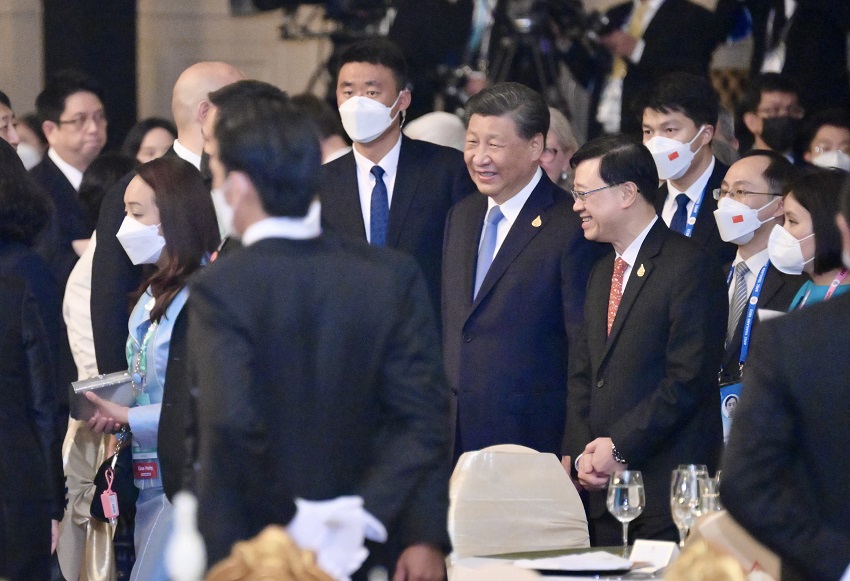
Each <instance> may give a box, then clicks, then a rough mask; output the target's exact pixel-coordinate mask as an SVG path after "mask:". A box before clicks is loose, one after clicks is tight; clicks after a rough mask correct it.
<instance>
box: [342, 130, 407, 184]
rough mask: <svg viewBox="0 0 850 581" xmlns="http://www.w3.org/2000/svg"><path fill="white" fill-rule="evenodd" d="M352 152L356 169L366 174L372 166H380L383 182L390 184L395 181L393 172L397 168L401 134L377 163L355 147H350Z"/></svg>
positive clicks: (394, 172)
mask: <svg viewBox="0 0 850 581" xmlns="http://www.w3.org/2000/svg"><path fill="white" fill-rule="evenodd" d="M351 151H352V153H354V162H355V163H356V164H357V170H358V171H360V172H361V173H365V174H366V175H368V174H369V172H371V171H372V168H373V167H374V166H376V165H379V166H381V169H382V170H384V183H387V184H391V183H395V174H396V170H397V169H398V156H399V154H400V153H401V136H400V135H399V137H398V141H396V144H395V145H393V148H392V149H391V150H389V151H388V152H387V154H386V155H385V156H384V158H383V159H382V160H381V161H379V162H378V163H374V162H373V161H372V160H370V159H369V158H367V157H366V156H365V155H363V154H362V153H360V152H359V151H357V148H356V147H352V148H351Z"/></svg>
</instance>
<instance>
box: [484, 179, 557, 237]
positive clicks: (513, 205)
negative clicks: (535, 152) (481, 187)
mask: <svg viewBox="0 0 850 581" xmlns="http://www.w3.org/2000/svg"><path fill="white" fill-rule="evenodd" d="M541 177H543V170H542V169H540V167H538V168H537V169H536V170H535V172H534V176H533V177H532V178H531V181H529V182H528V183H527V184H526V185H525V187H524V188H522V189H521V190H520V191H519V192H517V193H516V195H514V196H513V197H512V198H511V199H509V200H508V201H506V202H504V203H502V204H498V206H499V209H500V210H501V211H502V215H503V216H504V217H505V220H507V222H508V224H513V223H514V221H515V220H516V219H517V216H519V213H520V210H522V207H523V206H524V205H525V202H526V201H527V200H528V198H529V196H531V192H532V191H534V188H536V187H537V184H538V183H540V178H541ZM496 205H497V204H496V202H495V201H494V200H493V198H488V199H487V213H488V214H489V213H490V208H492V207H493V206H496Z"/></svg>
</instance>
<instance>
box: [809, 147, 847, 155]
mask: <svg viewBox="0 0 850 581" xmlns="http://www.w3.org/2000/svg"><path fill="white" fill-rule="evenodd" d="M836 150H838V151H840V152H841V153H847V154H850V145H841V146H839V147H836V148H835V149H832V147H830V146H829V145H826V146H823V145H816V146H815V149H814V152H815V155H820V154H822V153H827V152H828V151H836Z"/></svg>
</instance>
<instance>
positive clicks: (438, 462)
mask: <svg viewBox="0 0 850 581" xmlns="http://www.w3.org/2000/svg"><path fill="white" fill-rule="evenodd" d="M246 280H250V281H252V282H251V292H246V289H245V281H246ZM190 288H191V291H190V293H191V295H190V296H191V298H190V300H189V302H188V303H187V305H188V308H189V356H190V368H191V369H192V373H193V374H194V375H193V377H194V378H195V385H197V387H198V397H197V406H198V407H197V419H198V434H199V437H198V444H199V448H198V450H199V473H198V475H197V484H196V488H197V494H198V500H199V503H200V507H199V508H200V510H199V515H198V526H199V529H200V531H201V533H202V534H203V535H204V538H205V540H206V544H207V551H208V553H209V556H210V563H215V562H216V561H217V560H219V559H221V558H222V557H224V556H225V555H227V554H228V552H229V550H230V546H231V545H232V544H233V543H234V542H235V541H238V540H241V539H247V538H249V537H251V536H253V535H255V534H257V533H258V532H259V531H260V530H261V529H262V528H263V527H265V526H266V525H268V524H272V523H277V524H281V525H285V524H286V523H288V522H289V520H290V519H291V518H292V516H293V514H294V506H293V503H292V499H293V498H295V497H299V496H300V497H304V498H307V499H313V500H320V499H328V498H334V497H337V496H340V495H345V494H357V495H360V496H362V497H363V499H364V501H365V508H366V509H367V510H368V511H370V512H371V513H372V514H374V515H375V516H376V517H377V518H378V519H379V520H380V521H381V522H382V523H384V524H385V525H386V526H387V529H388V532H389V535H390V539H393V538H395V537H396V536H397V535H398V527H397V518H398V516H399V514H400V513H401V512H402V509H403V508H404V507H405V504H406V503H407V502H408V500H409V498H410V496H411V494H412V493H413V492H414V490H415V489H416V488H417V486H418V485H419V484H420V483H422V482H424V481H430V482H432V483H433V482H436V480H434V479H431V478H430V477H431V475H432V474H433V473H435V472H439V473H441V474H442V475H443V478H442V481H440V482H436V485H437V486H438V491H436V493H429V494H423V495H421V496H422V497H423V498H427V499H437V502H436V503H435V504H432V505H431V506H430V507H427V508H424V507H423V509H424V510H422V511H421V514H422V515H423V518H424V519H425V520H426V521H427V522H423V523H421V524H420V530H430V531H432V532H433V534H434V535H436V536H434V537H431V538H420V539H418V540H417V542H431V543H434V544H436V545H440V546H447V545H448V535H447V532H446V516H447V510H448V477H449V454H450V450H449V448H450V446H449V432H450V423H449V415H448V412H449V389H448V386H447V385H446V382H445V378H444V375H443V370H442V366H441V363H440V350H439V337H438V334H437V328H436V324H435V320H434V316H433V310H432V309H431V306H430V303H429V301H428V299H427V290H426V286H425V282H424V280H423V278H422V275H421V274H420V272H419V270H418V268H417V267H416V264H415V262H414V261H413V260H412V259H411V258H409V257H406V256H403V255H401V254H399V253H396V252H394V251H391V250H387V249H377V248H373V247H369V246H368V245H366V244H363V243H360V242H348V241H343V240H342V239H338V238H335V237H332V236H330V235H323V236H321V237H319V238H317V239H312V240H301V241H297V240H287V239H267V240H262V241H260V242H257V243H255V244H253V245H251V246H248V247H246V248H244V249H240V250H236V251H234V252H232V253H230V254H228V255H227V256H224V257H221V258H219V259H218V260H216V261H215V262H213V263H212V264H211V265H209V266H208V267H206V268H205V269H204V270H203V272H202V273H200V274H199V276H198V277H197V278H196V279H195V281H194V282H193V283H192V284H191V286H190ZM385 565H386V566H387V568H388V570H391V569H392V566H393V565H394V562H388V563H386V564H385Z"/></svg>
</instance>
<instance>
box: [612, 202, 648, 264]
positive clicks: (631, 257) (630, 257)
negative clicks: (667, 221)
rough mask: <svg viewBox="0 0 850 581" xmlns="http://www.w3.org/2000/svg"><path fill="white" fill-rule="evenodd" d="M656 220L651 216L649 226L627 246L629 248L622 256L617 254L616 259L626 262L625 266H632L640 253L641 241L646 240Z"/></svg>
mask: <svg viewBox="0 0 850 581" xmlns="http://www.w3.org/2000/svg"><path fill="white" fill-rule="evenodd" d="M657 220H658V216H657V215H656V216H653V218H652V220H651V221H650V223H649V225H648V226H647V227H646V228H644V229H643V232H641V233H640V234H638V235H637V238H635V239H634V240H632V243H631V244H629V247H628V248H626V250H625V252H623V254H618V255H617V258H622V259H623V260H625V261H626V264H628V265H629V266H634V265H635V261H636V260H637V255H638V252H640V247H641V246H642V245H643V241H644V240H646V236H647V235H648V234H649V231H650V230H651V229H652V227H653V226H654V225H655V222H656V221H657Z"/></svg>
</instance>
